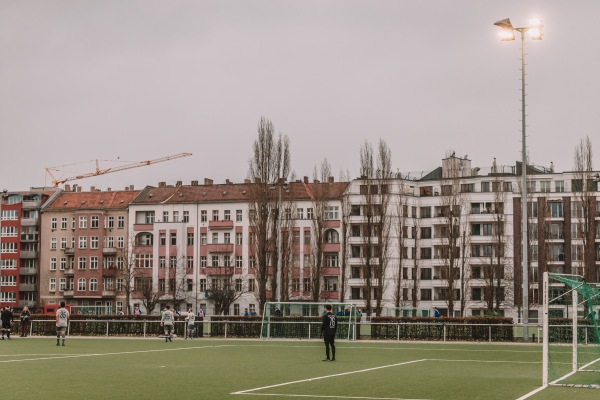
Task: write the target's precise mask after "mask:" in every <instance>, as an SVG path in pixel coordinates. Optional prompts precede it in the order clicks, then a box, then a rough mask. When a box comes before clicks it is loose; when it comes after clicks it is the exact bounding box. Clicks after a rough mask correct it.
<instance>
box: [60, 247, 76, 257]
mask: <svg viewBox="0 0 600 400" xmlns="http://www.w3.org/2000/svg"><path fill="white" fill-rule="evenodd" d="M63 251H64V252H65V255H67V256H73V255H75V249H74V248H73V247H66V248H64V249H63Z"/></svg>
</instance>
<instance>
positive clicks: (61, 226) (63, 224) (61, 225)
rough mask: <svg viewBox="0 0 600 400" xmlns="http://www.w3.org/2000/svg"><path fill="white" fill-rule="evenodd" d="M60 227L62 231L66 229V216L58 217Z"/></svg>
mask: <svg viewBox="0 0 600 400" xmlns="http://www.w3.org/2000/svg"><path fill="white" fill-rule="evenodd" d="M60 229H61V230H63V231H64V230H66V229H67V218H66V217H63V218H61V219H60Z"/></svg>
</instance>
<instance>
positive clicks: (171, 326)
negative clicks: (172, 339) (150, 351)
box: [165, 324, 173, 332]
mask: <svg viewBox="0 0 600 400" xmlns="http://www.w3.org/2000/svg"><path fill="white" fill-rule="evenodd" d="M172 330H173V325H167V324H165V331H167V332H171V331H172Z"/></svg>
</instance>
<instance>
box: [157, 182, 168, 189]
mask: <svg viewBox="0 0 600 400" xmlns="http://www.w3.org/2000/svg"><path fill="white" fill-rule="evenodd" d="M158 187H159V188H164V187H167V182H158Z"/></svg>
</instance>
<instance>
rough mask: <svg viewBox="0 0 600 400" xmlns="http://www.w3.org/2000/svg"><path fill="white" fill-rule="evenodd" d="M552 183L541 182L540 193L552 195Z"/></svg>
mask: <svg viewBox="0 0 600 400" xmlns="http://www.w3.org/2000/svg"><path fill="white" fill-rule="evenodd" d="M551 183H552V181H540V192H542V193H550V185H551Z"/></svg>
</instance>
